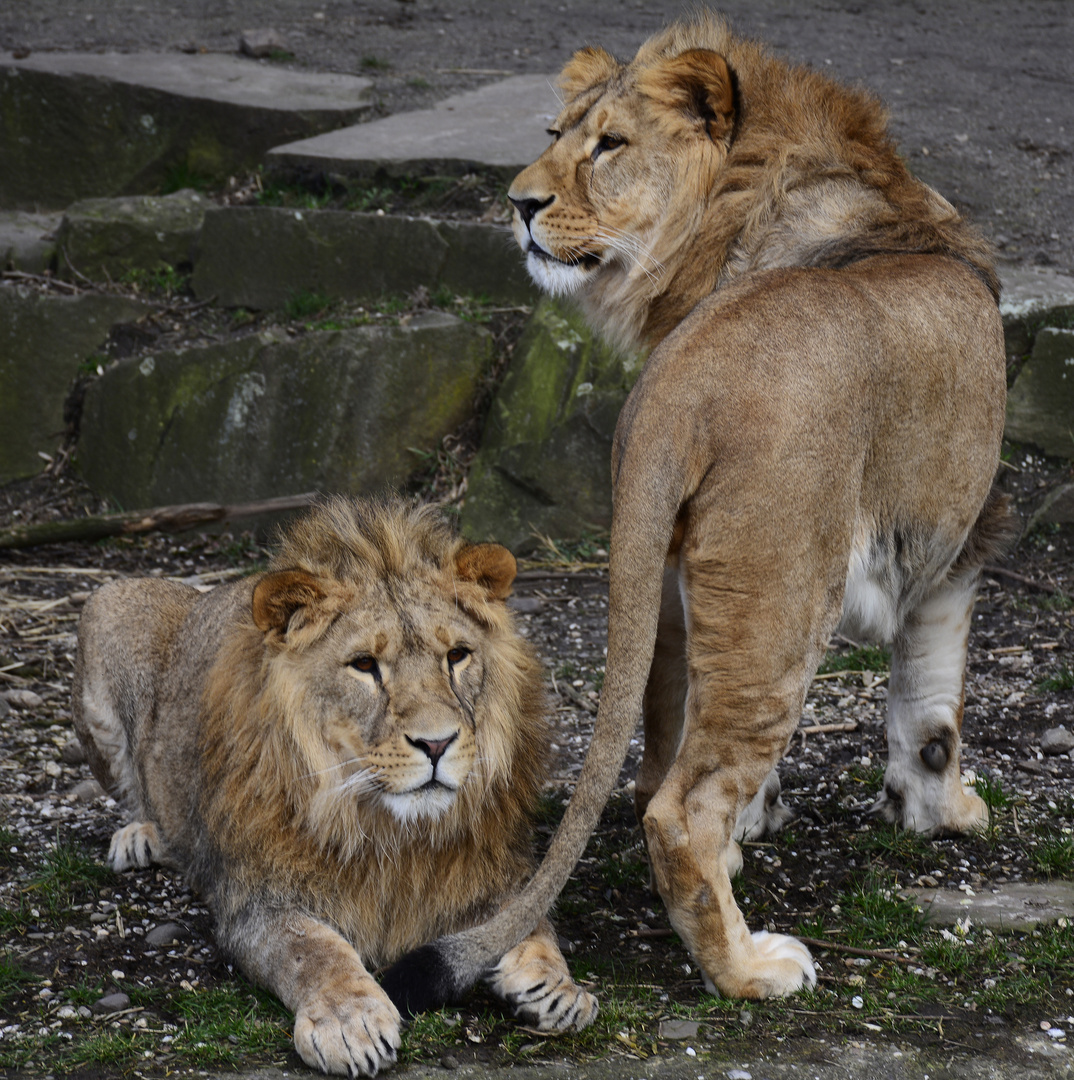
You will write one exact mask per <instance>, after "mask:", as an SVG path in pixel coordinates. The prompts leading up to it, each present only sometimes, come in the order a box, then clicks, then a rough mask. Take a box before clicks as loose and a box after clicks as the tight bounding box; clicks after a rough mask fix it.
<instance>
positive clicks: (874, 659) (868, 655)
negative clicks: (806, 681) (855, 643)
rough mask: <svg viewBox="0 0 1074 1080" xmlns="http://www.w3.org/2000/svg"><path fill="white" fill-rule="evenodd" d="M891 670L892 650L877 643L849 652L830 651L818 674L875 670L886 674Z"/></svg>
mask: <svg viewBox="0 0 1074 1080" xmlns="http://www.w3.org/2000/svg"><path fill="white" fill-rule="evenodd" d="M890 670H891V652H890V650H888V649H884V648H880V647H878V646H875V645H863V646H861V647H860V648H856V649H851V650H850V651H849V652H845V653H843V652H830V653H828V655H827V656H826V657H825V658H824V662H823V663H822V664H821V665H820V667H819V668H818V669H817V674H818V675H830V674H832V673H833V672H836V671H875V672H877V673H879V674H884V673H886V672H888V671H890Z"/></svg>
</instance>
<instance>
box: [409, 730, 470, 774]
mask: <svg viewBox="0 0 1074 1080" xmlns="http://www.w3.org/2000/svg"><path fill="white" fill-rule="evenodd" d="M457 738H458V734H457V733H456V734H455V735H452V736H450V737H449V738H447V739H412V738H410V736H409V735H408V736H407V740H406V741H407V742H408V743H410V745H411V746H416V747H418V749H420V750H422V751H423V752H424V753H425V754H426V755H427V756H428V758H429V760H430V761H431V762H432V763H433V765H434V767H435V765H436V763H437V762H438V761H439V760H440V759H441V758H442V757H443V756H444V751H445V750H447V748H448V747H449V746H450V745H451V744H452V743H453V742H454V741H455V740H456V739H457Z"/></svg>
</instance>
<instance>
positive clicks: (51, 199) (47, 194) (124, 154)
mask: <svg viewBox="0 0 1074 1080" xmlns="http://www.w3.org/2000/svg"><path fill="white" fill-rule="evenodd" d="M370 87H371V83H370V81H369V80H368V79H362V78H359V77H357V76H353V75H333V74H315V73H307V72H296V71H290V70H287V69H285V68H280V67H276V66H273V65H271V64H269V63H265V62H261V61H256V60H250V59H246V58H240V57H237V56H229V55H223V54H200V55H199V54H195V55H186V54H183V53H178V52H176V53H164V54H159V53H33V54H31V55H30V56H29V57H26V58H25V59H23V60H13V59H9V58H4V59H0V115H2V116H3V118H4V123H3V124H0V161H3V162H4V168H3V169H0V206H8V207H14V208H20V209H33V208H49V207H63V206H66V205H67V204H68V203H71V202H73V201H75V200H76V199H80V198H87V197H93V196H102V195H120V194H145V193H148V192H152V191H153V190H155V189H157V188H159V186H160V185H161V184H162V183H163V182H164V181H165V180H166V178H167V177H168V175H169V173H173V174H174V173H176V172H183V171H184V170H185V172H186V174H187V175H204V176H207V177H214V178H218V177H222V176H226V175H227V173H228V172H229V171H233V170H235V169H239V168H252V167H254V166H256V165H257V164H259V163H260V161H261V159H262V157H263V156H264V154H265V153H266V151H268V150H269V149H270V148H271V147H273V146H277V145H279V144H280V143H284V142H291V141H293V140H295V139H302V138H307V137H309V136H311V135H315V134H318V133H320V132H324V131H327V130H330V129H332V128H335V127H339V126H340V125H343V124H350V123H354V122H355V121H356V120H358V119H360V118H361V117H362V116H364V115H365V114H366V113H367V112H368V110H369V109H370V107H371V103H370V97H369V91H370ZM72 163H77V167H72Z"/></svg>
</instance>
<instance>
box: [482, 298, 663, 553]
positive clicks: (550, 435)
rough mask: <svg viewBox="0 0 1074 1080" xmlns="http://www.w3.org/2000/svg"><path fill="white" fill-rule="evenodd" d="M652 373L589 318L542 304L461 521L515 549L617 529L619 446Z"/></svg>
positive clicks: (503, 394) (495, 406)
mask: <svg viewBox="0 0 1074 1080" xmlns="http://www.w3.org/2000/svg"><path fill="white" fill-rule="evenodd" d="M641 367H642V356H641V355H640V354H632V355H629V356H626V357H624V356H623V355H621V354H619V353H617V352H616V351H614V350H613V349H612V348H611V347H610V346H607V345H605V344H603V343H601V342H600V341H599V339H598V338H597V337H596V335H595V334H594V333H593V332H592V331H590V330H589V329H588V328H587V327H586V325H585V323H584V322H583V321H582V319H581V316H579V315H578V314H576V313H574V312H573V311H572V310H571V309H569V308H567V307H566V306H565V305H561V304H559V303H557V302H556V301H553V300H542V301H541V303H540V305H539V306H538V307H537V309H536V311H535V312H534V314H533V317H532V318H531V320H530V323H529V325H528V327H527V329H526V332H525V334H524V335H523V338H522V341H521V342H520V343H519V345H518V348H516V350H515V353H514V356H513V357H512V360H511V364H510V367H509V368H508V371H507V374H506V375H505V377H504V380H503V383H502V385H501V387H500V389H499V392H498V393H497V395H496V398H495V400H494V401H493V403H492V408H491V410H490V412H489V418H488V421H487V422H486V425H485V434H484V438H483V440H482V445H481V449H480V451H479V452H478V454H477V456H476V458H475V459H474V463H473V467H472V468H471V471H470V480H469V488H468V495H467V499H466V503H465V505H464V507H463V511H462V516H461V525H462V529H463V531H464V532H465V533H466V534H467V535H468V536H470V537H473V538H480V539H493V538H494V539H496V540H499V541H500V543H502V544H506V545H507V546H508V547H510V548H511V549H512V550H515V551H525V550H528V549H532V548H533V547H534V546H535V544H536V543H537V541H536V539H535V536H534V533H540V534H542V535H546V536H551V537H553V538H561V537H577V536H580V535H582V534H583V533H584V532H586V531H597V532H600V531H604V530H606V529H607V528H608V527H609V525H610V524H611V514H612V492H611V466H610V459H611V447H612V435H613V434H614V432H615V422H616V420H617V418H618V416H619V410H620V408H622V405H623V402H624V401H625V400H626V397H627V394H628V393H629V392H630V388H631V387H632V386H633V384H634V380H635V379H636V378H637V376H638V373H639V372H640V371H641Z"/></svg>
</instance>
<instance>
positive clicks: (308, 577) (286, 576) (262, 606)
mask: <svg viewBox="0 0 1074 1080" xmlns="http://www.w3.org/2000/svg"><path fill="white" fill-rule="evenodd" d="M324 598H325V591H324V589H323V588H321V585H320V583H319V582H318V581H317V579H316V578H315V577H314V576H313V575H312V574H310V573H308V572H307V571H305V570H276V571H273V572H272V573H268V574H266V575H265V576H264V577H263V578H262V579H261V580H260V581H259V582H258V583H257V585H255V586H254V595H253V601H252V605H251V606H252V608H253V617H254V625H255V626H256V627H257V628H258V630H261V631H262V632H264V633H267V632H268V631H269V630H275V631H277V632H278V633H280V634H284V633H286V632H287V630H288V628H289V627H290V624H291V618H292V616H293V615H294V614H295V613H296V612H297V611H298V610H299V609H300V608H304V607H307V606H309V605H310V604H313V603H316V602H317V601H318V600H323V599H324Z"/></svg>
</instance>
